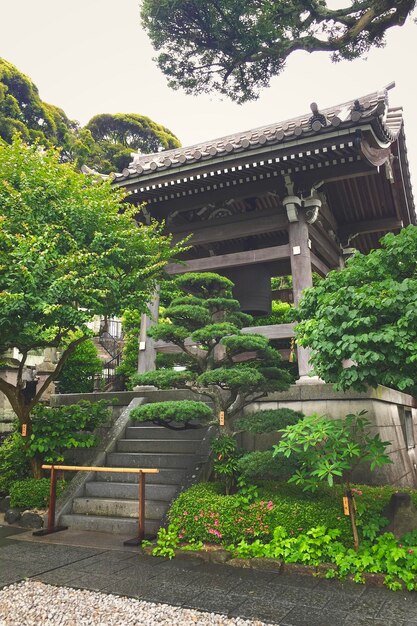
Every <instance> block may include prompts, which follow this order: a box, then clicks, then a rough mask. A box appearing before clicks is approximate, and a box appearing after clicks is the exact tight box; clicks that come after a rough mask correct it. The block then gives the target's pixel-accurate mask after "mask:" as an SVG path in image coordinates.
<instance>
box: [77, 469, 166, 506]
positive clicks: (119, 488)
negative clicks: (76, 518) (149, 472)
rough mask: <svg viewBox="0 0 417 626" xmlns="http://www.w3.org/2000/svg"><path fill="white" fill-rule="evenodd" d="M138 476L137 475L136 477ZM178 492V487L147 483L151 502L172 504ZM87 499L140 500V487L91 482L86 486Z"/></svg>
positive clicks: (129, 484)
mask: <svg viewBox="0 0 417 626" xmlns="http://www.w3.org/2000/svg"><path fill="white" fill-rule="evenodd" d="M136 476H137V475H136ZM177 492H178V486H177V485H150V484H148V482H147V481H146V483H145V493H146V498H147V499H149V500H161V501H164V502H171V500H172V499H173V498H174V497H175V495H176V494H177ZM85 495H86V497H89V498H91V497H93V498H118V499H120V500H122V499H123V500H125V499H126V500H136V501H137V500H138V497H139V486H138V484H137V481H136V484H135V483H123V482H117V483H116V482H98V481H91V482H89V483H87V484H86V486H85Z"/></svg>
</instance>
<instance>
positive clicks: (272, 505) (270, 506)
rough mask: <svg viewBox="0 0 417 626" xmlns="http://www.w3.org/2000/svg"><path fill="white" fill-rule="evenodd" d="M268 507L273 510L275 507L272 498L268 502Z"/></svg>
mask: <svg viewBox="0 0 417 626" xmlns="http://www.w3.org/2000/svg"><path fill="white" fill-rule="evenodd" d="M266 508H267V509H268V510H269V511H271V510H272V509H273V508H274V503H273V502H272V500H270V501H269V502H268V504H267V505H266Z"/></svg>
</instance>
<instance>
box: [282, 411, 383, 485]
mask: <svg viewBox="0 0 417 626" xmlns="http://www.w3.org/2000/svg"><path fill="white" fill-rule="evenodd" d="M364 413H365V412H363V413H359V414H358V415H353V414H352V415H346V417H345V418H344V419H329V418H328V417H325V416H320V415H310V416H307V417H304V418H303V419H301V420H298V421H297V422H296V423H295V424H292V425H290V426H287V427H286V428H285V429H283V430H282V436H281V440H280V442H279V443H278V445H276V446H274V455H283V456H284V457H286V458H288V457H290V456H291V455H292V454H294V455H295V456H296V458H297V461H298V463H299V469H298V470H297V472H296V473H295V474H294V476H292V477H291V479H290V482H295V483H296V484H297V485H301V486H302V487H303V488H304V489H306V490H311V491H314V490H315V489H317V487H318V485H319V483H320V482H321V481H326V482H327V483H328V484H329V486H330V487H332V486H333V484H334V482H335V480H336V481H337V480H339V481H341V482H344V483H346V484H347V485H349V483H350V482H351V479H352V473H353V471H354V470H355V469H356V467H357V466H358V465H359V464H360V463H367V464H369V466H370V469H371V471H372V470H374V469H375V468H377V467H381V466H382V465H385V464H387V463H392V461H391V459H390V458H389V456H388V455H387V454H386V452H385V450H386V448H387V447H388V446H389V445H390V443H389V442H387V441H382V440H381V437H380V436H379V434H376V435H374V436H372V435H371V434H370V432H369V427H370V422H369V420H367V419H366V418H365V417H364Z"/></svg>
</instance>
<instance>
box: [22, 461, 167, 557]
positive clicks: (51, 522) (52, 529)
mask: <svg viewBox="0 0 417 626" xmlns="http://www.w3.org/2000/svg"><path fill="white" fill-rule="evenodd" d="M42 469H45V470H51V484H50V489H49V509H48V527H47V528H46V529H42V530H37V531H36V532H34V533H33V535H36V536H43V535H50V534H51V533H56V532H59V531H60V530H66V529H67V526H55V503H56V481H57V474H56V471H57V470H63V471H68V472H110V473H120V474H138V475H139V528H138V536H137V537H134V538H133V539H129V540H127V541H125V542H124V544H125V545H140V544H141V543H142V541H143V540H144V538H145V475H146V474H158V473H159V469H156V468H149V467H140V468H138V467H96V466H85V465H82V466H77V465H42Z"/></svg>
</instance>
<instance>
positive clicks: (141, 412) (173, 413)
mask: <svg viewBox="0 0 417 626" xmlns="http://www.w3.org/2000/svg"><path fill="white" fill-rule="evenodd" d="M212 417H213V411H212V409H211V408H210V407H209V406H207V404H205V403H204V402H197V401H196V400H170V401H167V402H152V403H149V404H143V405H141V406H137V407H135V408H134V409H132V411H131V412H130V418H131V419H132V420H133V421H136V422H147V421H151V422H154V423H155V424H170V423H178V424H184V423H185V424H188V423H189V422H194V421H200V422H207V421H208V420H210V419H211V418H212Z"/></svg>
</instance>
